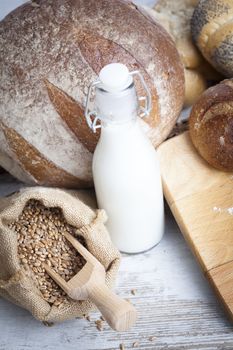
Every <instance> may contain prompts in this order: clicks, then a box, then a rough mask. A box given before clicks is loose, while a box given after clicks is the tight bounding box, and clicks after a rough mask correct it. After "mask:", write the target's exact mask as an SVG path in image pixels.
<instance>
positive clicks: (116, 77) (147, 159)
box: [86, 63, 164, 253]
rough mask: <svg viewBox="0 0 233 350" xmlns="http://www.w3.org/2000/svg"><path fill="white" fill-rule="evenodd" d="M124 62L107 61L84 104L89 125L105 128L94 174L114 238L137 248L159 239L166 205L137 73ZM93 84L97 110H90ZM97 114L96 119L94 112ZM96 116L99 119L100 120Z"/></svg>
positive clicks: (124, 246)
mask: <svg viewBox="0 0 233 350" xmlns="http://www.w3.org/2000/svg"><path fill="white" fill-rule="evenodd" d="M134 75H139V77H140V78H141V82H142V84H143V86H144V88H145V90H146V93H147V97H146V98H145V100H146V101H147V106H146V107H145V109H144V113H143V114H144V115H146V114H148V113H149V110H150V93H149V91H148V89H147V87H146V85H145V82H144V80H143V78H142V76H141V75H140V73H139V72H131V73H130V72H129V71H128V68H127V67H126V66H124V65H123V64H120V63H112V64H109V65H107V66H105V67H104V68H103V69H102V70H101V72H100V75H99V80H98V81H96V82H94V83H92V85H91V86H90V89H89V97H88V101H87V107H86V118H87V121H88V124H89V126H90V127H91V128H92V129H93V130H94V131H95V130H96V128H97V127H101V136H100V139H99V142H98V144H97V147H96V150H95V152H94V157H93V177H94V185H95V191H96V196H97V201H98V206H99V208H102V209H105V211H106V213H107V216H108V221H107V227H108V230H109V233H110V235H111V238H112V241H113V243H115V245H116V246H117V247H118V249H119V250H120V251H122V252H126V253H139V252H143V251H145V250H148V249H150V248H152V247H153V246H155V245H156V244H158V243H159V241H160V240H161V238H162V236H163V232H164V205H163V193H162V185H161V177H160V168H159V161H158V156H157V153H156V150H155V149H154V147H153V146H152V144H151V142H150V141H149V139H148V138H147V136H146V135H145V133H144V132H143V131H142V129H141V126H140V118H141V117H140V116H139V115H140V110H139V103H138V97H137V94H136V90H135V86H134V82H133V76H134ZM93 87H95V101H94V111H90V110H89V106H88V105H89V100H90V94H91V89H92V88H93ZM93 115H94V116H95V118H94V121H92V120H93V118H92V119H91V116H93ZM97 121H99V122H100V124H98V125H97Z"/></svg>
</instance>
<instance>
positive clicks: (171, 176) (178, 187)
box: [159, 132, 233, 318]
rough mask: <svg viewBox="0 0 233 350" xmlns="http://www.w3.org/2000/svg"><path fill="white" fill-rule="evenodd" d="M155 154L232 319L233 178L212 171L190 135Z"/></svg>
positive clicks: (174, 206)
mask: <svg viewBox="0 0 233 350" xmlns="http://www.w3.org/2000/svg"><path fill="white" fill-rule="evenodd" d="M159 156H160V160H161V171H162V179H163V185H164V192H165V197H166V198H167V200H168V202H169V205H170V208H171V210H172V212H173V214H174V216H175V218H176V221H177V222H178V224H179V227H180V228H181V231H182V233H183V234H184V237H185V239H186V240H187V242H188V244H189V246H190V247H191V249H192V251H193V253H194V254H195V256H196V257H197V260H198V262H199V263H200V265H201V267H202V269H203V271H204V273H207V272H208V277H209V278H210V280H211V283H212V284H213V285H214V288H215V289H216V290H217V293H218V295H219V296H220V297H221V300H222V301H223V303H224V304H225V306H226V307H227V310H228V312H229V313H230V315H231V317H232V318H233V293H229V289H230V288H231V289H232V290H233V273H232V271H231V270H229V269H230V267H232V264H231V262H232V261H233V176H232V174H230V173H225V172H221V171H218V170H216V169H214V168H212V167H210V166H209V165H208V164H207V163H206V162H205V161H204V160H203V159H202V158H201V157H200V156H199V155H198V154H197V152H196V151H195V149H194V147H193V145H192V143H191V141H190V137H189V133H188V132H186V133H184V134H182V135H180V136H177V137H175V138H173V139H171V140H169V141H167V142H165V143H164V144H162V146H161V147H160V149H159ZM221 276H222V278H223V280H222V281H221ZM226 276H227V277H226ZM226 279H227V282H226Z"/></svg>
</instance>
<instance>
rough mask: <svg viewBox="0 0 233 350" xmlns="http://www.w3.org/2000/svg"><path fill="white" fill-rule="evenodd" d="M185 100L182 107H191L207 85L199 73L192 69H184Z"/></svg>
mask: <svg viewBox="0 0 233 350" xmlns="http://www.w3.org/2000/svg"><path fill="white" fill-rule="evenodd" d="M184 76H185V100H184V106H185V107H188V106H192V105H193V104H194V103H195V102H196V101H197V99H198V98H199V97H200V95H201V94H202V93H203V92H204V91H205V90H206V89H207V83H206V80H205V78H204V77H203V75H202V74H201V73H199V72H198V71H197V70H194V69H188V68H185V70H184Z"/></svg>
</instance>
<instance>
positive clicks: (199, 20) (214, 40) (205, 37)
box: [191, 0, 233, 78]
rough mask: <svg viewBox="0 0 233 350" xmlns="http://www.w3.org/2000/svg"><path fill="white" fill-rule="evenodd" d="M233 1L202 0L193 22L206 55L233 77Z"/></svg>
mask: <svg viewBox="0 0 233 350" xmlns="http://www.w3.org/2000/svg"><path fill="white" fill-rule="evenodd" d="M232 20H233V1H232V0H200V1H199V3H198V5H197V7H196V8H195V10H194V13H193V16H192V19H191V30H192V36H193V39H194V41H195V43H196V44H197V46H198V47H199V49H200V51H201V52H202V54H203V56H204V57H205V58H206V59H207V60H208V61H209V62H210V63H211V64H212V65H213V66H214V67H215V68H216V69H217V70H218V71H219V72H221V73H223V74H224V75H225V76H227V77H229V78H231V77H233V50H232V47H233V22H232Z"/></svg>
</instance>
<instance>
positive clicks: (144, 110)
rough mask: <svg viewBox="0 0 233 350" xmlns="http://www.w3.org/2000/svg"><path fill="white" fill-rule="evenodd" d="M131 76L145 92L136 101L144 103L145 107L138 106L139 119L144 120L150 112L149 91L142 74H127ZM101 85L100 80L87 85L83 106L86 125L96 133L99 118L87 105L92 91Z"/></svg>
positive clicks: (99, 126) (134, 72)
mask: <svg viewBox="0 0 233 350" xmlns="http://www.w3.org/2000/svg"><path fill="white" fill-rule="evenodd" d="M129 74H130V75H131V76H138V78H139V79H140V81H141V84H142V86H143V88H144V90H145V96H139V97H138V100H139V101H145V106H140V114H139V117H140V118H144V117H146V116H148V115H149V114H150V111H151V93H150V90H149V89H148V87H147V85H146V82H145V80H144V78H143V76H142V74H141V73H140V72H139V71H138V70H136V71H133V72H130V73H129ZM100 84H101V81H100V80H96V81H94V82H93V83H91V84H90V85H89V88H88V93H87V99H86V106H85V118H86V121H87V124H88V126H89V128H90V129H91V130H92V131H93V132H94V133H96V130H97V129H99V128H101V124H100V123H98V121H101V116H99V115H98V114H97V112H96V111H95V110H91V109H90V107H89V105H90V102H91V95H92V90H94V91H95V89H96V87H98V85H100Z"/></svg>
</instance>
